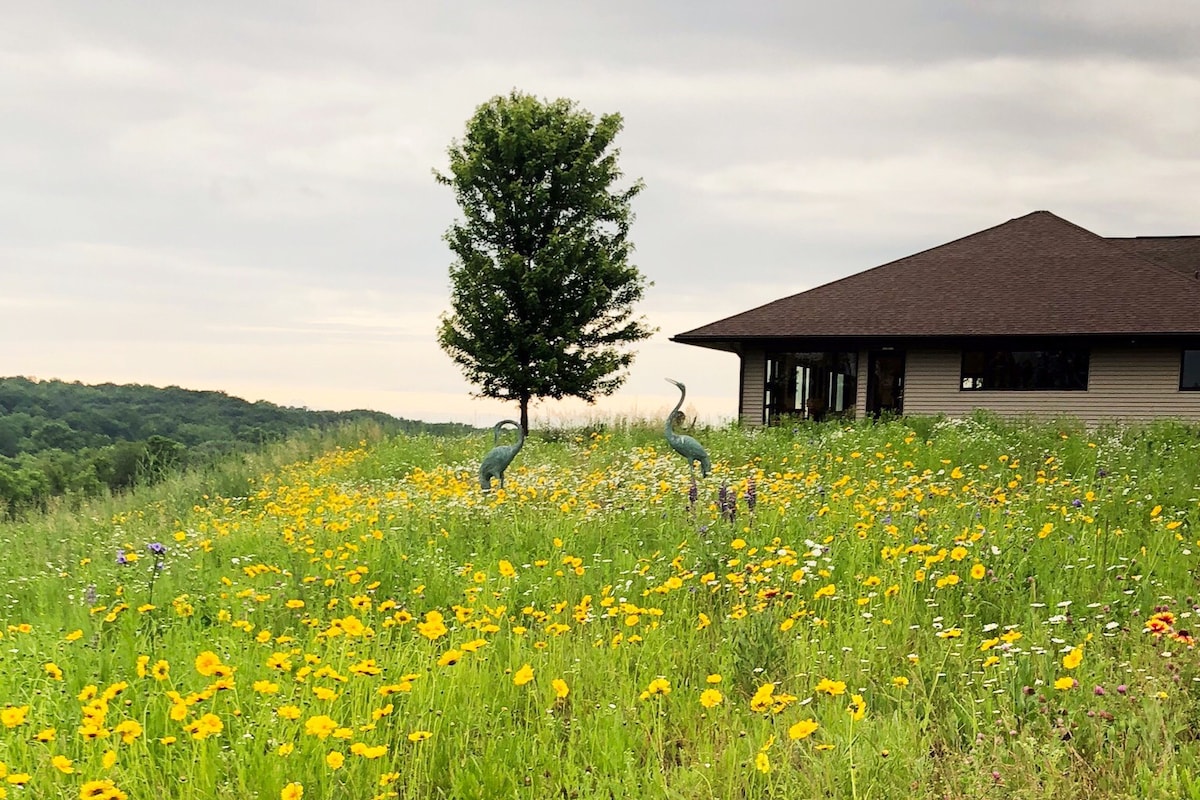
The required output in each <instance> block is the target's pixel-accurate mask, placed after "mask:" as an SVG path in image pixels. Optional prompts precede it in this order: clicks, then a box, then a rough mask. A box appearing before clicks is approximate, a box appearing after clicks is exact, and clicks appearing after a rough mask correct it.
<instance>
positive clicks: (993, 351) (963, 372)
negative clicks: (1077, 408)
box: [958, 345, 1092, 393]
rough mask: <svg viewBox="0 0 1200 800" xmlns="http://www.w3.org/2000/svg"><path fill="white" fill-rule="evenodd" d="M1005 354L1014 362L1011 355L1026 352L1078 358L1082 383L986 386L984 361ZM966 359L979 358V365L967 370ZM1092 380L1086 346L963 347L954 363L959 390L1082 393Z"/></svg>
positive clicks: (1090, 359)
mask: <svg viewBox="0 0 1200 800" xmlns="http://www.w3.org/2000/svg"><path fill="white" fill-rule="evenodd" d="M1005 354H1007V355H1008V356H1009V359H1010V361H1013V363H1014V365H1015V363H1016V361H1017V359H1014V358H1013V356H1014V355H1015V354H1021V355H1028V354H1040V355H1041V356H1043V357H1044V356H1045V355H1047V354H1050V355H1058V356H1061V357H1065V356H1071V357H1076V358H1080V357H1081V358H1082V360H1083V364H1082V367H1081V369H1082V377H1083V384H1082V385H1080V386H995V385H993V386H988V385H986V380H987V378H988V377H989V367H988V362H989V361H993V360H995V359H996V357H997V356H1000V357H1003V356H1004V355H1005ZM968 360H972V361H974V360H981V361H982V364H983V366H982V367H981V368H979V369H977V370H972V371H971V372H968V371H967V362H968ZM991 377H992V378H993V380H992V382H993V383H995V382H996V381H995V373H994V372H992V373H991ZM1091 380H1092V350H1091V348H1090V347H1061V346H1060V347H1053V346H1047V347H1036V346H1031V345H1023V346H1021V347H1020V348H1019V349H1018V348H1016V347H996V346H991V347H963V348H962V349H961V351H960V353H959V365H958V390H959V391H960V392H971V393H975V392H1086V391H1088V389H1089V386H1090V384H1091ZM968 381H973V382H977V383H980V384H983V385H979V386H970V385H968Z"/></svg>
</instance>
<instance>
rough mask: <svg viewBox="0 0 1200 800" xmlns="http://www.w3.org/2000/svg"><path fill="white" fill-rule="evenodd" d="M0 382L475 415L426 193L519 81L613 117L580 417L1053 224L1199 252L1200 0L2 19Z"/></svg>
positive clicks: (536, 6)
mask: <svg viewBox="0 0 1200 800" xmlns="http://www.w3.org/2000/svg"><path fill="white" fill-rule="evenodd" d="M0 5H2V6H3V19H4V24H3V25H2V26H0V375H4V376H12V375H24V376H29V377H36V378H39V379H52V378H57V379H61V380H68V381H80V382H83V383H89V384H91V383H109V382H111V383H140V384H148V385H154V386H168V385H174V386H182V387H184V388H188V389H206V390H219V391H224V392H227V393H228V394H230V395H234V396H237V397H244V398H246V399H248V400H267V401H270V402H273V403H278V404H281V405H287V406H303V407H308V408H312V409H331V410H344V409H352V408H369V409H375V410H379V411H385V412H388V413H391V414H395V415H397V416H402V417H406V418H409V419H422V420H427V421H431V422H436V421H459V422H466V423H469V424H473V425H479V426H490V425H491V424H493V422H495V421H497V420H499V419H503V418H505V417H513V416H515V415H516V411H517V409H516V405H515V404H510V403H503V402H500V401H497V400H488V399H480V398H475V397H473V396H472V391H473V387H472V386H471V385H470V384H468V383H467V382H466V380H465V379H464V378H463V377H462V375H461V373H460V372H459V370H458V368H457V367H456V366H455V365H454V364H453V362H451V360H450V358H449V357H448V356H447V355H446V354H445V353H444V352H442V350H441V349H440V348H439V347H438V345H437V343H436V339H435V331H436V327H437V324H438V318H439V316H440V315H441V314H443V313H446V312H448V311H449V310H450V304H449V277H448V269H449V266H450V265H451V263H452V259H453V256H452V254H451V253H450V251H449V249H448V247H447V246H446V244H445V242H444V240H443V238H442V237H443V234H444V233H445V231H446V229H447V228H448V227H449V226H450V224H451V223H452V222H453V221H454V219H455V218H456V215H457V208H456V206H455V204H454V199H453V195H452V192H451V190H450V189H448V188H447V187H444V186H440V185H438V184H437V183H436V182H435V181H434V178H433V173H434V171H435V170H437V171H444V170H445V165H446V162H447V157H446V150H447V148H448V147H449V146H450V145H451V143H452V142H453V141H454V140H455V139H456V138H461V137H462V135H463V133H464V131H465V124H466V121H467V120H468V118H469V117H470V116H471V115H472V113H473V112H474V110H475V109H476V107H478V106H479V105H480V104H482V103H484V102H486V101H487V100H488V99H489V98H491V97H493V96H495V95H500V94H507V93H508V92H510V91H511V90H513V89H519V90H520V91H522V92H526V93H529V94H533V95H536V96H538V97H542V98H546V99H553V98H559V97H566V98H570V99H572V100H575V101H576V102H577V103H578V104H579V106H580V107H581V108H583V109H586V110H587V111H590V112H592V113H594V114H596V115H600V114H605V113H612V112H618V113H620V114H621V115H622V116H623V118H624V123H625V127H624V130H623V131H622V132H621V134H620V135H619V136H618V139H617V145H618V147H619V148H620V164H621V167H622V169H623V171H624V173H625V175H626V177H627V179H628V180H634V179H638V178H640V179H641V180H643V181H644V182H645V190H644V191H643V192H642V193H641V194H640V195H639V196H638V197H637V198H636V199H635V201H634V204H633V209H634V212H635V214H636V219H635V221H634V223H633V227H632V230H631V239H632V241H633V243H634V245H635V247H636V250H635V252H634V255H633V262H634V263H635V264H636V265H637V266H638V268H639V269H640V270H641V271H642V273H643V275H644V276H645V277H646V279H647V281H648V282H649V283H650V284H652V285H650V286H649V287H648V289H647V291H646V294H645V297H644V299H643V301H642V302H641V303H640V304H638V306H637V308H636V311H637V313H638V315H639V316H642V317H644V318H645V321H646V323H647V324H648V325H650V326H651V327H654V328H656V329H657V331H658V332H657V333H656V334H655V336H654V337H653V338H652V339H650V340H647V341H645V342H642V343H640V344H639V345H637V346H636V359H635V361H634V363H633V366H632V367H631V368H630V369H629V371H628V380H627V381H626V383H625V384H624V386H623V387H622V388H621V389H620V390H618V391H617V392H616V393H615V394H613V395H612V396H610V397H605V398H601V399H600V400H598V401H597V403H596V404H595V405H593V406H589V405H586V404H584V403H582V402H578V401H574V402H572V401H564V402H559V403H555V402H541V403H535V404H534V405H533V407H532V409H531V418H532V420H531V421H532V423H533V425H534V426H535V427H536V426H538V425H545V426H550V425H564V424H573V423H576V422H580V421H588V420H592V419H613V418H616V417H627V418H628V417H633V418H660V417H662V416H663V415H665V414H666V412H667V411H669V409H670V408H671V406H673V405H674V403H675V401H676V400H677V399H678V394H677V391H676V390H675V388H674V387H672V386H671V385H670V384H667V383H666V382H665V381H664V380H663V379H664V378H666V377H670V378H674V379H676V380H679V381H681V382H683V383H684V384H686V385H687V387H688V398H687V404H686V406H685V410H687V411H688V412H689V413H690V414H691V415H693V416H695V417H697V418H698V419H700V420H702V421H706V422H709V423H720V422H722V421H725V420H728V419H731V418H732V417H734V416H735V415H736V412H737V400H736V393H737V388H738V359H737V357H736V356H735V355H733V354H730V353H723V352H718V351H712V350H706V349H703V348H697V347H690V346H686V345H681V344H674V343H671V342H670V341H668V339H669V337H670V336H673V335H675V334H678V333H682V332H684V331H688V330H691V329H693V328H696V327H699V326H701V325H704V324H707V323H709V322H713V321H716V320H718V319H722V318H724V317H727V316H730V315H732V314H736V313H739V312H741V311H745V310H747V309H750V308H753V307H756V306H759V305H762V304H763V303H767V302H770V301H772V300H775V299H778V298H780V297H783V296H786V295H790V294H794V293H796V292H800V291H804V290H806V289H810V288H813V287H815V286H818V285H820V284H823V283H826V282H828V281H831V280H835V279H837V278H841V277H844V276H846V275H849V274H852V273H855V272H859V271H861V270H864V269H868V268H870V267H874V266H877V265H879V264H882V263H886V262H888V261H891V260H893V259H896V258H900V257H903V256H906V255H910V254H912V253H914V252H918V251H920V250H924V249H926V248H929V247H932V246H936V245H938V244H942V243H944V242H946V241H950V240H952V239H956V238H959V237H961V236H964V235H967V234H970V233H973V232H975V231H977V230H981V229H983V228H988V227H991V226H993V225H996V224H999V223H1001V222H1004V221H1006V220H1009V219H1012V218H1014V217H1018V216H1021V215H1023V214H1026V213H1029V212H1030V211H1034V210H1038V209H1046V210H1049V211H1052V212H1054V213H1056V214H1058V215H1059V216H1061V217H1064V218H1066V219H1068V220H1070V221H1072V222H1075V223H1078V224H1080V225H1082V226H1083V227H1085V228H1088V229H1089V230H1092V231H1095V232H1096V233H1099V234H1101V235H1105V236H1134V235H1171V234H1200V144H1198V143H1200V136H1198V134H1200V14H1198V13H1196V8H1195V4H1194V2H1193V0H1177V1H1172V0H1142V1H1141V2H1136V3H1133V2H1126V0H1120V1H1118V0H1055V2H1011V1H1010V0H1003V1H996V2H989V1H988V0H974V1H973V2H965V1H963V0H954V1H952V2H951V1H949V0H947V1H946V2H934V0H874V1H873V2H865V1H863V2H854V1H853V0H849V1H847V2H836V3H831V2H827V0H826V1H825V2H819V3H818V2H807V0H804V1H800V0H792V1H791V2H783V1H781V2H770V3H768V2H760V1H759V0H743V2H740V3H736V4H734V3H727V2H715V1H714V0H671V1H667V0H663V1H662V2H653V1H649V2H648V1H647V0H611V1H610V2H605V3H586V4H585V3H563V2H552V0H545V1H544V2H534V1H533V0H508V1H507V2H504V3H496V2H482V1H481V0H463V2H457V3H417V2H409V1H408V0H401V1H397V2H353V1H351V2H336V3H335V2H331V1H326V2H315V1H313V0H287V2H284V1H283V0H278V1H271V0H260V1H259V2H252V3H248V2H244V0H236V1H235V0H208V2H205V3H145V2H124V1H122V0H111V1H110V2H104V3H96V2H93V0H76V1H75V2H69V1H68V0H47V1H46V2H38V3H18V2H16V0H0Z"/></svg>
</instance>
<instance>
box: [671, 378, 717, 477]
mask: <svg viewBox="0 0 1200 800" xmlns="http://www.w3.org/2000/svg"><path fill="white" fill-rule="evenodd" d="M667 383H673V384H675V385H676V386H678V387H679V402H678V403H676V404H675V408H673V409H671V413H670V414H668V415H667V424H666V426H665V429H664V430H665V433H666V434H667V444H669V445H671V449H672V450H674V451H675V452H676V453H679V455H681V456H683V457H684V458H686V459H687V461H688V466H689V467H691V470H692V472H693V473H694V472H695V471H696V462H697V461H699V462H700V475H701V477H704V478H707V477H708V473H709V470H711V469H712V462H711V461H709V459H708V453H706V452H704V447H703V446H702V445H701V444H700V443H699V442H697V441H696V440H695V439H693V438H692V437H691V436H687V435H683V436H681V435H679V434H678V433H676V432H675V431H674V430H672V429H671V423H672V422H674V420H675V417H676V415H679V416H683V412H681V411H680V410H679V409H681V408H683V398H685V397H687V387H686V386H684V385H683V384H682V383H680V382H679V381H673V380H671V379H670V378H667Z"/></svg>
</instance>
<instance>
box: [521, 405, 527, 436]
mask: <svg viewBox="0 0 1200 800" xmlns="http://www.w3.org/2000/svg"><path fill="white" fill-rule="evenodd" d="M521 432H522V433H524V434H525V435H526V436H528V435H529V397H528V396H527V395H522V396H521Z"/></svg>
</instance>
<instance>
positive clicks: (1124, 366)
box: [860, 347, 1200, 425]
mask: <svg viewBox="0 0 1200 800" xmlns="http://www.w3.org/2000/svg"><path fill="white" fill-rule="evenodd" d="M1180 357H1181V354H1180V350H1179V348H1155V349H1149V348H1139V349H1129V348H1126V349H1119V348H1099V347H1097V348H1093V349H1092V353H1091V360H1090V365H1089V371H1088V390H1087V391H1086V392H1054V391H1045V392H1042V391H1037V392H1004V391H997V392H988V391H978V392H964V391H961V390H960V389H959V386H960V378H961V372H960V370H961V360H962V351H961V350H958V349H940V350H909V351H908V356H907V362H906V364H905V376H904V413H905V414H946V415H947V416H952V417H956V416H963V415H966V414H969V413H970V412H971V411H973V410H974V409H976V408H985V409H988V410H989V411H994V412H996V413H998V414H1001V415H1004V416H1041V417H1055V416H1071V417H1077V418H1079V419H1080V420H1082V421H1083V422H1084V423H1086V424H1089V425H1096V424H1099V423H1101V422H1106V421H1112V420H1127V421H1140V420H1148V419H1153V418H1155V417H1176V418H1180V419H1187V420H1193V421H1200V392H1181V391H1179V367H1180ZM860 391H862V390H861V389H860Z"/></svg>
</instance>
